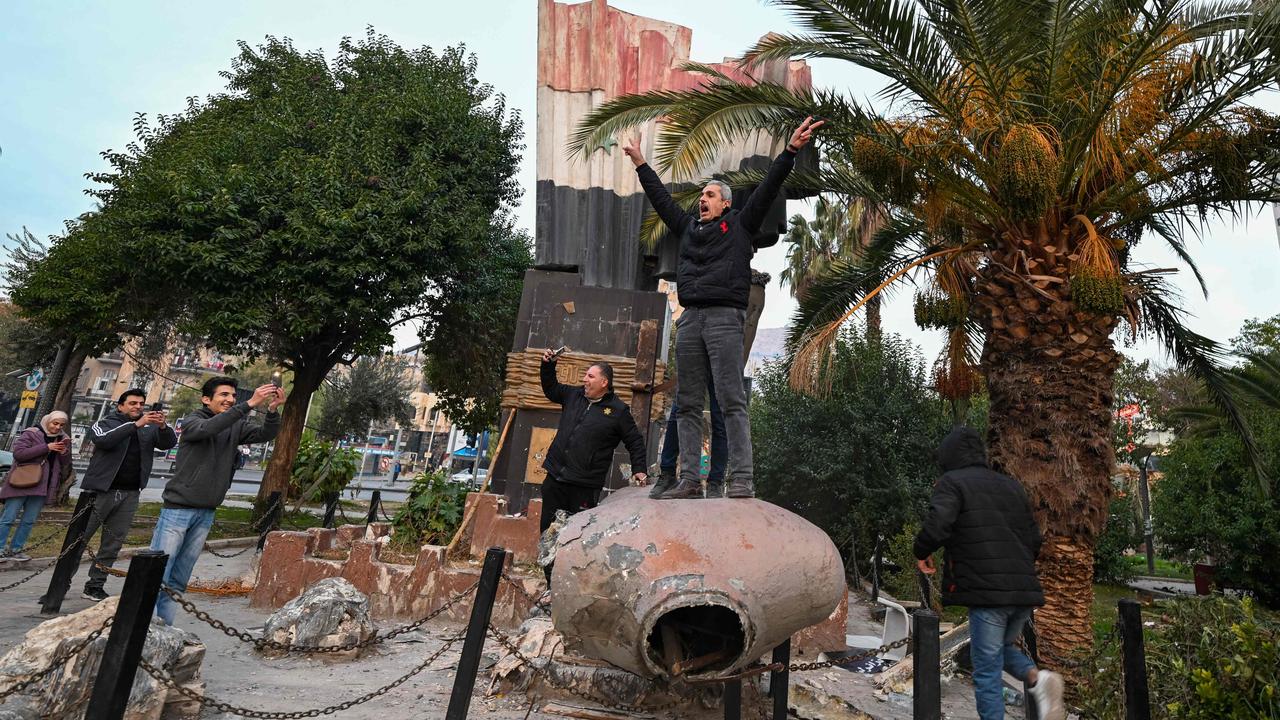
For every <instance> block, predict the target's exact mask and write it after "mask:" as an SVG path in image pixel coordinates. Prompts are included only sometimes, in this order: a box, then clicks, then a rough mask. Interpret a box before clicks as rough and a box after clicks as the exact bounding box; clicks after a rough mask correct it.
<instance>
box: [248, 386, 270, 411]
mask: <svg viewBox="0 0 1280 720" xmlns="http://www.w3.org/2000/svg"><path fill="white" fill-rule="evenodd" d="M275 396H276V386H275V385H273V384H272V383H267V384H266V385H259V386H258V387H257V389H255V390H254V391H253V397H251V398H249V407H251V408H256V407H259V406H260V405H262V403H264V402H267V401H268V400H271V399H272V398H274V397H275Z"/></svg>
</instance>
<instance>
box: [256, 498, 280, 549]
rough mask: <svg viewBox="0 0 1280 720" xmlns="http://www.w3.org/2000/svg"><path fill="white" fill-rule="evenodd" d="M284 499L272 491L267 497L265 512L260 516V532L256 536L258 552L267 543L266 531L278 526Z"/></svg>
mask: <svg viewBox="0 0 1280 720" xmlns="http://www.w3.org/2000/svg"><path fill="white" fill-rule="evenodd" d="M283 503H284V500H282V499H281V498H280V493H278V492H273V493H271V495H270V496H268V497H267V514H266V515H264V516H262V534H261V535H259V536H258V552H262V547H263V546H264V545H266V544H267V533H269V532H271V531H272V530H275V529H276V528H277V527H279V526H280V515H281V514H282V513H283V510H284V508H283Z"/></svg>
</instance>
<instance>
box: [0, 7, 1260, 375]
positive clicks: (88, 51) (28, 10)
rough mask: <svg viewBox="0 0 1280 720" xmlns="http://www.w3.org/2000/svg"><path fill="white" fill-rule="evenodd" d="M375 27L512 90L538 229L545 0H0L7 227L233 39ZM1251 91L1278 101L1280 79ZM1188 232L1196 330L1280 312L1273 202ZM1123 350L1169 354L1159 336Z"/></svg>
mask: <svg viewBox="0 0 1280 720" xmlns="http://www.w3.org/2000/svg"><path fill="white" fill-rule="evenodd" d="M612 4H613V5H614V6H616V7H618V8H620V9H622V10H626V11H628V12H632V13H636V14H642V15H647V16H650V17H656V18H660V19H663V20H667V21H671V22H676V23H680V24H682V25H686V26H688V27H691V28H692V29H693V49H692V54H693V58H694V59H695V60H712V61H714V60H720V59H723V58H725V57H730V56H735V55H738V54H740V53H741V51H742V50H743V49H744V48H746V47H748V46H749V45H750V44H751V43H752V42H753V41H755V40H756V39H757V38H759V37H760V36H761V35H764V34H765V33H768V32H772V31H783V32H785V31H788V30H792V29H794V26H793V25H792V23H791V22H790V20H789V18H788V17H787V15H786V13H785V11H784V10H782V9H781V8H778V7H775V6H771V5H767V4H764V3H762V2H759V1H758V0H721V1H720V2H713V3H691V2H688V0H643V1H640V0H613V2H612ZM369 26H372V27H374V28H375V29H376V30H377V31H378V32H380V33H384V34H386V35H388V36H390V37H391V38H392V39H393V40H395V41H396V42H398V43H399V44H401V45H402V46H405V47H417V46H421V45H430V46H432V47H435V48H441V47H444V46H451V45H457V44H465V45H466V47H467V48H468V50H470V51H471V52H474V53H475V54H476V55H477V57H478V61H479V69H478V74H479V77H480V78H481V79H482V80H483V81H485V82H487V83H489V84H491V85H493V86H494V87H495V89H496V90H497V91H498V92H501V93H502V94H504V95H505V96H506V97H507V100H508V103H509V106H510V107H512V108H515V109H518V110H519V111H520V113H521V115H522V116H523V118H524V120H525V123H526V137H527V138H528V140H527V142H528V144H529V147H528V148H527V149H526V150H525V153H524V161H523V163H522V165H521V169H520V174H519V179H520V181H521V184H522V185H523V186H524V188H525V194H524V197H523V200H522V203H521V205H520V207H519V208H518V209H517V219H518V221H519V223H520V224H521V225H523V226H524V227H526V228H528V229H530V230H531V229H532V226H533V201H534V198H533V189H534V181H535V175H534V167H533V161H534V149H533V147H532V138H533V137H534V131H533V130H534V128H533V123H534V119H535V117H536V112H535V106H534V103H535V82H536V78H535V69H536V68H535V62H534V60H535V57H536V50H537V37H536V35H537V2H536V0H489V1H488V2H466V3H454V2H450V3H445V2H440V1H434V2H423V1H421V0H419V2H403V1H402V2H390V1H385V0H378V1H375V0H366V1H365V2H361V3H350V2H331V1H328V0H273V1H272V2H260V1H258V2H250V1H249V0H221V1H220V2H217V3H212V2H204V3H185V2H184V3H174V2H156V1H154V0H131V1H130V2H127V3H106V2H101V1H100V0H61V1H59V2H37V1H36V0H7V1H6V2H4V3H3V4H0V97H2V98H4V99H5V100H6V101H7V102H6V104H5V106H4V109H3V110H0V230H2V231H3V232H4V233H10V234H12V233H18V232H20V231H21V230H22V229H23V228H24V227H25V228H27V229H29V230H30V231H31V232H32V233H34V234H35V235H36V236H38V237H47V236H49V235H51V234H54V233H58V232H59V231H61V229H62V226H63V222H64V221H66V220H67V219H69V218H74V217H76V216H77V215H79V214H80V213H83V212H85V211H87V210H90V209H92V207H93V205H92V201H91V199H90V198H89V197H87V196H86V195H85V194H84V191H85V190H86V189H87V188H88V187H89V186H90V183H89V181H88V180H86V179H85V178H84V174H85V173H87V172H94V171H98V170H102V169H104V168H105V163H104V162H103V161H102V159H101V157H100V153H101V152H102V151H104V150H107V149H120V148H123V147H124V145H125V144H126V143H128V142H129V141H130V140H131V139H132V137H133V131H132V126H133V121H134V117H135V115H136V114H137V113H146V114H147V115H149V116H152V117H154V116H155V115H156V114H159V113H172V112H176V111H178V110H180V109H182V107H183V106H184V105H185V101H186V98H187V97H189V96H196V97H203V96H206V95H208V94H210V93H214V92H218V91H220V90H222V89H223V78H221V77H220V76H219V75H218V73H219V72H220V71H222V70H226V69H228V68H229V67H230V60H231V58H232V57H233V56H234V55H235V54H236V52H237V46H236V43H237V42H238V41H245V42H248V43H250V44H257V43H259V42H261V41H262V39H263V38H264V37H265V36H267V35H273V36H277V37H289V38H291V39H292V40H293V41H294V44H295V46H297V47H298V48H300V49H304V50H310V49H317V48H322V49H324V50H325V51H326V53H327V54H329V55H332V54H333V52H334V50H335V48H336V46H337V43H338V41H339V39H341V38H342V37H344V36H360V35H362V34H363V33H364V32H365V30H366V28H367V27H369ZM811 64H813V66H814V71H813V79H814V84H815V86H821V87H832V88H839V89H843V90H844V91H846V92H847V93H849V94H850V95H852V96H854V97H856V98H859V99H864V98H871V97H872V96H874V95H875V93H876V91H877V90H879V88H880V87H882V86H883V79H882V78H879V77H878V76H876V75H874V74H872V73H870V72H867V71H862V70H859V69H856V68H852V69H851V68H848V67H846V66H843V65H840V64H836V63H833V62H829V61H818V62H814V63H811ZM1257 102H1258V104H1260V105H1262V106H1263V107H1265V108H1267V109H1269V110H1271V111H1273V112H1280V98H1278V97H1277V96H1276V94H1274V93H1272V94H1269V95H1267V96H1265V97H1262V98H1259V99H1258V101H1257ZM788 210H789V212H791V213H796V212H800V213H805V214H811V210H810V208H809V207H808V205H807V203H803V202H794V201H793V202H792V203H791V206H790V207H789V208H788ZM4 244H5V249H3V250H0V254H7V248H8V246H9V245H10V243H9V242H8V241H7V240H6V241H4ZM1188 244H1189V246H1190V248H1191V251H1192V254H1193V256H1194V257H1195V258H1196V259H1197V261H1198V263H1199V265H1200V268H1201V270H1202V272H1203V273H1204V275H1205V279H1206V282H1207V284H1208V288H1209V297H1208V299H1207V300H1206V299H1205V298H1204V297H1202V296H1201V294H1200V291H1199V289H1198V287H1197V285H1196V283H1195V280H1194V278H1192V277H1191V275H1190V273H1189V272H1186V271H1185V270H1184V271H1183V272H1181V273H1179V275H1178V276H1177V278H1176V279H1175V284H1176V285H1177V286H1178V287H1180V288H1181V289H1182V294H1183V299H1184V305H1185V307H1186V308H1187V309H1188V311H1189V312H1190V313H1191V314H1192V315H1193V317H1192V319H1191V321H1190V325H1191V326H1192V328H1193V329H1195V330H1197V331H1198V332H1201V333H1203V334H1206V335H1208V336H1209V337H1212V338H1214V339H1216V340H1219V341H1224V342H1225V341H1226V340H1228V339H1229V338H1231V337H1232V336H1234V335H1235V334H1236V333H1237V332H1238V331H1239V328H1240V326H1241V324H1242V323H1243V322H1244V321H1245V320H1246V319H1249V318H1267V317H1271V316H1272V315H1275V314H1277V313H1280V292H1277V290H1276V284H1277V282H1280V243H1278V242H1277V232H1276V227H1275V223H1274V221H1273V219H1272V213H1271V210H1270V209H1268V208H1255V209H1254V211H1253V213H1252V215H1249V216H1242V217H1240V218H1237V219H1234V220H1231V221H1225V222H1217V223H1214V224H1212V225H1210V226H1208V227H1207V228H1205V229H1204V232H1203V233H1202V236H1201V237H1200V238H1199V239H1191V240H1190V241H1189V243H1188ZM785 253H786V248H785V243H779V244H778V245H775V246H774V247H773V248H770V249H767V250H764V251H761V252H760V253H759V254H758V255H757V256H756V259H755V262H754V263H753V264H754V266H755V267H757V268H759V269H762V270H765V271H767V272H770V273H772V274H773V276H774V278H775V279H774V282H773V284H772V285H771V286H770V287H769V291H768V300H767V302H766V306H765V311H764V315H763V317H762V319H761V323H760V326H761V327H765V328H768V327H781V326H785V325H786V324H787V322H788V320H789V319H790V317H791V314H792V313H793V312H794V310H795V303H794V301H793V300H791V298H790V296H789V294H788V293H787V290H786V289H783V288H780V287H779V286H778V284H777V276H778V274H779V272H780V270H781V268H782V267H783V265H784V262H785ZM1135 254H1136V256H1137V257H1138V259H1139V260H1141V261H1142V262H1145V263H1148V264H1149V265H1150V266H1151V267H1161V268H1163V267H1180V265H1179V264H1178V262H1177V261H1176V259H1175V258H1174V257H1173V256H1172V254H1171V253H1169V252H1168V251H1166V250H1163V249H1162V248H1160V247H1159V243H1158V242H1157V241H1156V240H1154V239H1146V240H1144V241H1143V242H1142V243H1140V244H1139V245H1138V246H1137V248H1136V249H1135ZM911 316H912V312H911V293H910V292H899V293H898V294H897V295H896V296H895V297H893V298H891V299H890V300H889V302H888V303H887V304H886V307H885V310H884V323H885V328H886V330H888V331H890V332H897V333H901V334H903V335H905V336H907V337H909V338H911V339H912V340H914V341H915V342H917V343H919V344H920V346H921V347H922V349H923V351H924V353H925V355H926V357H927V358H929V359H932V357H933V356H935V355H936V354H937V353H938V352H939V350H940V349H941V346H942V336H941V335H940V334H939V333H937V332H935V331H922V330H919V329H918V328H916V326H915V324H914V323H913V322H912V319H911ZM413 335H414V333H413V331H412V330H405V331H404V332H401V333H399V334H398V335H397V341H398V342H400V343H401V346H403V345H407V344H410V343H412V342H413V341H414V338H413ZM1125 351H1126V352H1128V353H1130V354H1132V355H1134V356H1135V357H1138V358H1139V359H1153V360H1155V361H1156V362H1157V363H1158V364H1167V361H1166V360H1165V359H1164V357H1163V354H1162V353H1161V352H1160V350H1159V348H1158V347H1156V346H1154V345H1153V344H1150V343H1142V342H1140V343H1139V344H1138V345H1136V346H1134V347H1130V348H1126V350H1125Z"/></svg>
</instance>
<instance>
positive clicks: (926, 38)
mask: <svg viewBox="0 0 1280 720" xmlns="http://www.w3.org/2000/svg"><path fill="white" fill-rule="evenodd" d="M777 4H779V5H783V6H785V7H786V8H787V9H788V10H789V11H790V12H791V15H792V16H793V17H794V18H795V19H796V21H797V23H798V24H799V25H801V26H802V27H805V28H807V29H808V30H810V31H811V34H808V35H803V36H778V35H772V36H769V37H766V38H763V39H762V40H761V41H760V42H759V43H757V44H756V45H755V47H753V48H752V49H751V50H748V51H747V53H746V56H745V59H746V61H747V62H748V63H754V62H758V61H760V60H764V59H770V58H791V57H833V56H835V54H836V53H840V54H842V55H843V57H844V58H847V59H848V60H849V62H852V63H854V64H856V65H859V66H861V67H865V68H867V69H868V70H872V71H874V72H877V73H879V74H881V75H883V76H885V77H886V78H888V79H889V80H890V81H892V83H893V86H894V87H897V88H900V89H902V90H905V91H907V92H909V93H911V94H913V95H915V96H917V97H918V98H920V99H921V100H922V101H924V102H925V103H927V104H929V105H931V106H933V107H935V108H938V109H939V110H940V111H943V112H944V113H945V114H946V116H947V117H948V118H949V119H951V120H955V121H959V120H960V108H959V106H958V105H956V104H955V102H954V99H953V98H950V97H949V96H948V94H947V92H946V87H947V85H948V83H949V82H950V79H951V78H952V77H954V75H955V74H956V71H957V70H958V68H957V66H956V63H955V60H954V58H953V57H952V56H951V54H950V52H948V50H947V47H946V44H945V43H944V42H943V41H942V39H941V38H940V37H938V34H937V32H936V31H935V30H934V28H933V27H931V26H930V24H929V23H927V22H925V21H923V20H922V19H921V18H920V17H919V14H918V13H917V9H916V8H917V5H916V3H915V2H913V1H912V0H785V2H778V3H777ZM827 53H831V55H828V54H827Z"/></svg>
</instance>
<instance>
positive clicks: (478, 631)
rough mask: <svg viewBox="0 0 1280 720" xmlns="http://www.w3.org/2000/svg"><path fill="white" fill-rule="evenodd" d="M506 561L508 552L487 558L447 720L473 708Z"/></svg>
mask: <svg viewBox="0 0 1280 720" xmlns="http://www.w3.org/2000/svg"><path fill="white" fill-rule="evenodd" d="M506 561H507V551H506V549H505V548H500V547H491V548H489V550H488V551H487V552H485V554H484V566H483V567H481V568H480V584H479V586H477V587H476V596H475V598H474V599H473V600H472V602H471V620H470V622H468V623H467V636H466V638H465V639H464V640H463V641H462V656H461V657H460V658H459V659H458V672H457V674H456V675H454V678H453V692H452V693H451V694H450V695H449V709H448V710H447V711H445V714H444V717H445V720H465V719H466V717H467V710H468V709H469V708H470V707H471V693H472V692H474V691H475V686H476V672H477V671H478V670H479V669H480V651H481V650H482V649H483V648H484V638H485V635H486V634H487V633H488V630H489V616H490V615H491V614H492V613H493V602H494V600H496V599H497V597H498V581H499V580H501V579H502V566H503V565H504V564H505V563H506Z"/></svg>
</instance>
